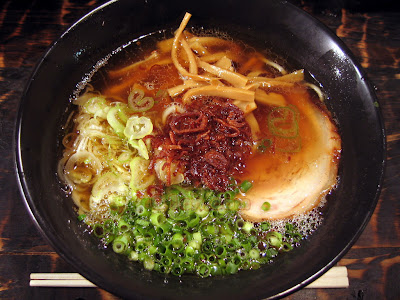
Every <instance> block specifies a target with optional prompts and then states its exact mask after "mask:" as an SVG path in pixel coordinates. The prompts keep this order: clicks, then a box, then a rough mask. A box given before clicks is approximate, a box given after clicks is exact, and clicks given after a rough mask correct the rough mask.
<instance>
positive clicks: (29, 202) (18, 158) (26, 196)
mask: <svg viewBox="0 0 400 300" xmlns="http://www.w3.org/2000/svg"><path fill="white" fill-rule="evenodd" d="M118 2H120V0H111V1H108V2H106V3H103V4H101V5H100V6H97V7H95V8H94V9H92V10H91V11H90V12H88V13H87V14H85V15H84V16H82V17H81V18H79V19H78V20H77V21H75V22H74V23H73V24H72V25H70V26H69V27H68V29H66V30H65V31H64V32H63V33H62V34H61V35H60V36H59V37H58V38H57V39H56V40H55V41H54V42H53V43H52V44H51V45H50V46H49V47H48V49H47V50H46V51H45V53H44V54H43V55H42V57H41V58H40V60H39V61H38V62H37V64H36V66H35V67H34V69H33V71H32V73H31V75H30V76H29V80H28V82H27V84H26V86H25V89H24V92H23V94H22V96H21V101H20V103H19V106H18V113H17V117H16V122H15V126H14V135H13V136H14V138H13V155H14V158H13V161H14V170H15V171H16V172H15V173H16V179H17V181H18V187H19V191H20V194H21V196H22V198H23V201H24V204H25V207H26V208H27V211H28V212H29V215H30V217H31V219H32V221H33V223H34V224H35V226H36V228H37V229H38V230H39V232H40V234H41V236H42V237H44V239H45V240H46V241H47V242H48V243H49V244H50V245H51V247H52V248H53V249H55V250H56V252H57V254H58V255H59V256H60V257H62V258H63V259H64V260H65V261H66V262H68V263H69V264H70V265H72V266H73V267H74V268H76V269H77V270H79V272H80V273H82V274H83V275H84V277H87V278H90V279H91V281H93V282H94V283H95V284H96V285H97V286H98V287H100V288H102V287H104V288H106V289H107V290H109V291H111V292H112V293H115V294H116V295H118V291H117V290H116V289H115V288H114V287H113V286H112V285H110V284H109V283H107V282H106V281H104V280H103V279H102V277H101V276H98V274H96V275H95V276H94V275H93V273H92V272H90V270H89V269H88V268H87V266H86V265H85V264H79V263H77V261H79V259H78V260H77V259H76V257H71V256H70V254H69V253H65V251H64V250H63V249H62V248H60V247H59V246H58V243H59V238H58V237H57V236H54V235H52V234H49V233H48V232H46V231H45V230H44V229H43V228H44V227H45V220H43V219H42V218H41V217H40V216H39V215H38V214H37V212H36V211H37V208H36V206H35V204H34V199H33V196H32V195H31V194H30V192H29V189H28V187H27V182H26V177H25V174H24V166H23V160H22V151H23V150H22V148H21V141H20V138H21V126H22V120H23V108H24V104H25V102H26V101H27V100H26V98H27V94H28V91H29V89H30V87H31V84H32V82H33V80H34V79H35V76H36V75H37V73H38V70H39V69H40V68H41V66H42V64H43V62H44V60H45V59H46V57H47V56H48V55H50V53H51V52H52V51H53V48H54V47H55V46H56V45H58V44H59V43H60V42H62V40H63V38H64V37H65V36H66V35H68V34H69V33H70V32H71V31H72V30H73V29H75V28H76V27H78V26H79V25H80V24H81V23H82V22H84V21H86V20H88V19H90V18H91V17H93V16H94V15H95V14H97V13H99V12H100V11H101V10H103V9H105V8H107V7H109V6H110V5H113V4H115V3H118ZM274 2H275V3H277V4H280V5H286V6H288V7H289V8H288V9H290V10H295V11H297V13H299V14H302V15H303V16H304V17H306V18H307V19H308V20H309V21H311V22H312V23H314V24H315V25H316V26H317V27H318V29H319V30H321V31H323V32H324V34H326V35H328V36H329V38H330V39H332V40H333V41H334V42H335V44H337V45H338V47H339V48H340V49H341V50H342V51H343V52H344V53H345V55H346V56H347V57H348V58H349V61H350V63H351V65H352V66H353V67H354V68H355V69H356V70H357V72H359V73H360V74H361V77H362V78H365V82H364V83H365V85H366V88H367V90H368V91H369V93H370V95H371V97H372V100H374V102H376V103H378V106H379V102H380V100H379V99H378V98H377V96H376V94H375V91H374V88H373V86H372V84H371V81H370V80H369V78H368V76H367V74H366V72H365V71H364V69H363V68H362V67H361V65H360V64H359V63H358V61H357V59H356V58H355V56H354V54H353V53H352V51H351V50H350V49H349V47H348V46H347V45H346V44H345V43H344V41H342V40H341V38H339V37H338V36H336V34H335V33H334V32H333V31H332V30H331V29H330V28H329V27H328V26H327V25H325V24H324V23H322V22H321V21H320V20H318V19H317V18H316V17H314V16H312V15H311V14H310V13H308V12H307V11H305V10H303V9H301V8H299V7H297V6H295V5H294V4H292V3H289V2H287V1H284V0H274ZM376 117H377V122H378V126H379V128H380V129H381V132H380V135H379V136H380V137H381V138H382V140H381V142H382V145H383V149H382V160H381V161H380V164H379V165H380V173H379V178H377V181H376V182H377V189H376V191H375V194H374V196H373V200H372V201H371V202H370V208H371V209H370V210H369V212H368V213H367V214H366V215H365V216H364V218H363V220H362V222H361V226H359V227H358V230H357V232H356V234H355V235H353V237H352V238H351V240H350V241H349V242H348V243H347V245H346V247H344V248H343V249H342V250H341V251H340V252H339V253H338V254H337V255H336V256H335V257H333V258H330V260H329V262H328V263H327V264H326V265H325V266H324V267H323V268H321V269H320V270H319V271H317V272H315V273H314V274H312V275H311V276H309V277H308V278H307V279H305V280H303V281H302V282H299V283H297V284H295V285H293V286H292V287H291V288H289V289H287V290H285V291H282V292H280V293H278V294H276V295H273V296H271V297H269V298H268V299H279V298H282V297H285V296H288V295H290V294H292V293H294V292H296V291H298V290H299V289H301V288H303V287H305V286H307V285H308V284H310V283H311V282H313V281H314V280H316V279H317V278H319V277H320V276H322V275H323V274H324V273H325V272H327V271H328V270H329V269H330V268H331V267H333V266H334V265H335V264H336V263H337V262H338V261H339V260H340V259H341V258H342V257H343V256H344V255H345V254H346V253H347V252H348V251H349V250H350V248H351V247H352V246H353V245H354V244H355V243H356V241H357V240H358V238H359V237H360V235H361V234H362V232H363V231H364V229H365V227H366V226H367V224H368V222H369V220H370V218H371V217H372V215H373V212H374V209H375V207H376V205H377V202H378V200H379V195H380V193H381V190H382V185H383V182H384V176H385V171H386V165H387V140H386V129H385V124H384V118H383V115H382V110H381V109H380V107H377V109H376Z"/></svg>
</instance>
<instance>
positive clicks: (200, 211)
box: [58, 14, 341, 277]
mask: <svg viewBox="0 0 400 300" xmlns="http://www.w3.org/2000/svg"><path fill="white" fill-rule="evenodd" d="M190 17H191V16H190V14H186V15H185V17H184V18H183V20H182V23H181V25H180V26H179V28H178V29H177V30H176V32H175V35H174V37H172V38H170V39H163V40H161V41H158V42H157V43H156V45H155V46H154V45H153V48H152V49H151V50H150V51H151V52H149V53H147V55H145V57H144V58H143V59H139V60H137V61H135V62H133V63H130V64H125V65H123V66H122V67H118V68H108V69H105V70H106V72H103V71H104V70H102V76H103V77H104V82H105V84H98V85H96V84H94V85H90V84H87V85H86V87H85V90H84V91H83V92H82V93H81V94H80V95H79V96H78V97H76V98H75V99H74V100H73V102H74V104H75V105H76V106H77V111H76V112H74V113H73V114H71V116H70V118H69V120H68V122H67V125H66V126H70V127H71V128H72V130H71V131H70V133H69V134H67V135H66V136H65V137H64V139H63V145H64V152H63V157H62V159H61V160H60V162H59V170H58V173H59V176H60V178H61V179H62V180H63V181H64V182H65V183H66V184H67V185H68V186H69V188H70V191H71V195H72V199H73V200H74V202H75V204H76V205H77V207H78V209H79V217H78V218H79V219H81V220H82V221H84V222H86V223H87V224H88V225H89V226H90V228H91V230H92V232H93V234H94V235H96V236H98V237H99V238H100V239H101V241H102V243H103V244H104V245H106V246H109V247H112V249H113V250H114V251H115V252H116V253H121V254H124V255H126V256H127V258H128V259H129V260H132V261H140V262H141V263H142V264H143V266H144V268H146V269H148V270H156V271H158V272H161V273H172V274H174V275H178V276H181V275H182V274H185V273H195V274H197V275H199V276H201V277H207V276H215V275H222V274H233V273H236V272H238V271H239V270H244V269H257V268H259V267H260V265H261V264H264V263H267V262H270V261H271V259H272V258H273V257H275V256H276V255H278V254H279V253H280V252H286V251H290V250H291V249H292V248H293V247H295V246H298V245H300V242H301V239H302V238H304V236H305V235H307V234H309V233H311V232H312V231H313V230H315V227H316V226H317V225H318V224H319V223H320V219H319V217H315V216H318V213H315V212H314V211H313V208H314V207H316V206H318V205H319V204H320V203H321V201H322V202H324V201H325V200H324V197H325V196H326V195H327V194H328V193H329V192H330V191H331V190H332V189H333V188H334V187H335V185H336V177H337V165H338V160H339V156H340V150H341V142H340V137H339V135H338V133H337V129H336V127H335V124H334V123H333V122H332V119H331V117H330V115H329V113H328V111H327V110H326V108H325V106H324V104H323V100H324V99H323V94H322V92H321V91H320V90H319V88H318V87H316V86H315V85H313V84H310V83H307V82H305V80H304V70H295V71H292V72H289V71H287V70H286V69H285V67H284V66H282V65H280V64H278V63H276V62H275V61H273V60H271V59H269V58H268V57H266V56H265V55H264V54H262V53H260V52H256V51H255V50H254V49H253V48H251V47H248V46H246V45H245V44H244V43H242V42H240V41H232V40H230V39H222V38H219V37H216V36H206V35H205V36H201V35H194V34H193V33H190V32H189V31H187V30H185V28H186V25H187V23H188V21H189V19H190ZM304 215H309V216H311V217H310V218H311V219H312V223H313V224H311V225H310V224H309V222H307V219H310V218H305V217H303V216H304Z"/></svg>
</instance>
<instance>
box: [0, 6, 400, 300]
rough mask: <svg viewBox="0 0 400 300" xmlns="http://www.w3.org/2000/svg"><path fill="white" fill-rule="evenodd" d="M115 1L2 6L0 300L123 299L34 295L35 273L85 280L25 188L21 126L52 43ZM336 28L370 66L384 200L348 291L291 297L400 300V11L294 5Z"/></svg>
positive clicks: (60, 291) (70, 292)
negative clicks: (27, 199)
mask: <svg viewBox="0 0 400 300" xmlns="http://www.w3.org/2000/svg"><path fill="white" fill-rule="evenodd" d="M104 2H105V1H96V0H86V1H85V0H54V1H39V0H36V1H35V0H2V1H0V299H118V298H117V297H115V296H113V295H111V294H109V293H108V292H106V291H104V290H102V289H100V288H34V287H29V274H30V273H32V272H76V271H77V270H74V269H73V268H72V267H71V266H70V265H68V264H67V263H66V262H64V261H63V259H61V258H60V257H59V256H58V255H57V254H56V253H55V252H54V250H53V249H52V248H51V247H50V246H49V245H48V244H47V242H46V240H44V239H43V238H42V237H41V235H40V233H39V231H38V230H37V229H36V227H35V226H34V224H33V222H32V221H31V219H30V216H29V214H28V212H27V210H26V209H25V207H24V203H23V200H22V197H21V195H20V193H19V190H18V185H17V181H16V175H15V173H14V162H13V145H12V143H13V135H14V133H13V128H14V123H15V119H16V114H17V107H18V104H19V101H20V98H21V96H22V93H23V90H24V87H25V84H26V82H27V80H28V78H29V76H30V74H31V72H32V71H33V69H34V67H35V65H36V63H37V62H38V61H39V59H40V58H41V56H42V55H43V54H44V52H45V51H46V49H47V48H48V47H49V45H51V43H52V42H53V41H54V40H55V39H56V38H57V37H58V36H59V35H60V34H62V32H63V31H64V30H65V29H67V28H68V26H69V25H71V24H72V23H73V22H75V21H76V20H78V19H79V18H80V17H81V16H83V15H84V14H85V13H87V12H89V11H90V10H92V9H93V8H95V7H97V6H98V5H100V4H102V3H104ZM290 2H292V3H294V4H295V5H297V6H299V7H301V8H303V9H304V10H306V11H307V12H309V13H311V14H312V15H313V16H315V17H316V18H317V19H319V20H320V21H322V22H323V23H324V24H326V25H327V26H328V27H329V28H331V29H332V31H333V32H335V33H336V34H337V35H338V36H339V37H340V38H341V39H342V40H343V41H344V42H345V43H346V45H347V46H348V47H349V48H350V49H351V50H352V51H353V53H354V55H355V57H356V59H357V60H358V61H359V62H360V63H361V65H362V66H363V67H364V68H365V70H366V72H367V75H368V77H369V79H370V80H371V82H372V83H373V85H374V88H375V90H376V94H377V96H378V98H379V105H380V108H381V110H382V114H383V116H384V120H385V126H386V131H387V168H386V175H385V181H384V183H383V187H382V193H381V196H380V199H379V202H378V205H377V207H376V210H375V213H374V214H373V216H372V218H371V220H370V222H369V224H368V226H367V227H366V229H365V231H364V232H363V234H362V235H361V237H360V238H359V239H358V241H357V243H356V244H355V245H354V246H353V247H352V248H351V250H350V251H349V252H348V253H347V254H346V255H345V256H344V257H343V258H342V259H341V261H340V262H339V265H344V266H347V268H348V274H349V279H350V287H349V288H347V289H303V290H300V291H298V292H296V293H294V294H292V295H290V296H288V297H287V299H296V300H297V299H400V284H399V279H400V201H399V200H400V66H399V64H400V11H399V10H396V7H395V6H394V2H396V1H385V0H384V1H378V2H379V3H376V1H345V0H343V1H339V0H336V1H335V0H332V1H328V0H324V1H290Z"/></svg>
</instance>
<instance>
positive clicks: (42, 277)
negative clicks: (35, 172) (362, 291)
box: [29, 266, 349, 288]
mask: <svg viewBox="0 0 400 300" xmlns="http://www.w3.org/2000/svg"><path fill="white" fill-rule="evenodd" d="M29 285H30V286H36V287H96V285H95V284H93V283H91V282H90V281H89V280H87V279H85V277H83V276H82V275H80V274H78V273H31V276H30V282H29ZM347 287H349V279H348V277H347V268H346V267H345V266H336V267H333V268H331V269H330V270H328V271H327V272H326V273H325V274H324V275H322V276H321V277H320V278H318V279H317V280H315V281H314V282H312V283H310V284H309V285H308V286H306V288H347Z"/></svg>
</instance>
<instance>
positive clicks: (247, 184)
mask: <svg viewBox="0 0 400 300" xmlns="http://www.w3.org/2000/svg"><path fill="white" fill-rule="evenodd" d="M252 186H253V184H252V183H251V182H250V181H248V180H245V181H243V182H242V184H241V185H240V189H241V190H242V192H243V193H246V192H247V191H248V190H249V189H251V187H252Z"/></svg>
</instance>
